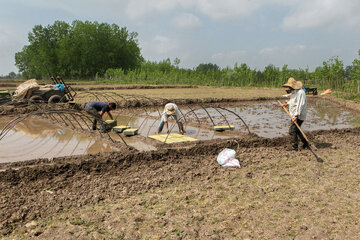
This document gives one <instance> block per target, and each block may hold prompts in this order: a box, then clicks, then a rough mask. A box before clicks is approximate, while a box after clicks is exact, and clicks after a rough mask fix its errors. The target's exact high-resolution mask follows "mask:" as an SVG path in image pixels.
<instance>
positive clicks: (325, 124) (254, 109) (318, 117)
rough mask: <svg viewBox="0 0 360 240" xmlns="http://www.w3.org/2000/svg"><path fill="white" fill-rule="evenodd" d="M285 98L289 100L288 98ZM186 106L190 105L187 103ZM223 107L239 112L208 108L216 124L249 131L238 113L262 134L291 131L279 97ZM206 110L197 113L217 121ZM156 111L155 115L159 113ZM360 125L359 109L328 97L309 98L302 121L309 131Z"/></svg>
mask: <svg viewBox="0 0 360 240" xmlns="http://www.w3.org/2000/svg"><path fill="white" fill-rule="evenodd" d="M283 102H284V103H285V101H283ZM184 108H186V106H185V107H184ZM223 108H225V109H227V110H230V111H231V112H233V113H235V114H233V113H231V112H228V111H226V110H223V109H222V108H216V109H215V108H213V107H206V108H205V109H206V111H207V112H208V113H209V114H210V115H211V118H212V119H213V122H214V123H215V125H228V124H231V125H233V126H234V127H235V129H237V130H240V131H241V132H244V133H246V132H247V128H246V127H245V125H244V123H243V122H242V121H241V120H240V119H239V117H238V116H240V117H241V118H242V119H243V120H244V122H245V123H246V124H247V125H248V127H249V129H250V131H251V132H252V133H255V134H257V135H259V136H260V137H266V138H274V137H280V136H284V135H287V134H288V127H289V126H290V122H291V120H290V118H289V116H288V114H287V113H286V112H285V111H284V110H283V109H282V108H281V106H280V105H279V103H278V102H277V101H265V102H255V101H251V102H243V103H237V104H231V105H223ZM206 111H205V110H203V109H199V110H197V111H196V115H197V117H198V118H200V119H201V120H205V121H206V122H207V123H208V124H209V125H212V124H213V123H212V121H211V120H209V117H208V113H207V112H206ZM219 112H220V113H219ZM152 114H153V115H155V114H156V113H152ZM237 115H238V116H237ZM187 116H188V117H189V118H190V119H191V121H194V122H195V121H196V118H195V117H194V115H192V114H187ZM359 126H360V114H359V113H356V112H353V111H349V110H346V109H342V108H341V107H340V106H337V105H335V104H332V103H330V102H328V101H324V100H319V99H309V101H308V108H307V119H306V121H305V122H304V124H303V125H302V128H303V129H304V130H305V131H314V130H330V129H343V128H353V127H359Z"/></svg>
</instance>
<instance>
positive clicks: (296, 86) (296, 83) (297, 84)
mask: <svg viewBox="0 0 360 240" xmlns="http://www.w3.org/2000/svg"><path fill="white" fill-rule="evenodd" d="M282 86H283V87H291V88H293V89H300V88H302V86H303V84H302V82H301V81H296V80H295V78H293V77H291V78H289V79H288V81H287V83H285V84H284V85H282Z"/></svg>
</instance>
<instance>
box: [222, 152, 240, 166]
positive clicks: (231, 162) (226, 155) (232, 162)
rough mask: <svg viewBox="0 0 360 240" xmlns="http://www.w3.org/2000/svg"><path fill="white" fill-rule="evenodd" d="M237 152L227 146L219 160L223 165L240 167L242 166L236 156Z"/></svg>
mask: <svg viewBox="0 0 360 240" xmlns="http://www.w3.org/2000/svg"><path fill="white" fill-rule="evenodd" d="M235 155H236V152H235V151H234V150H232V149H229V148H225V149H224V150H222V151H221V152H220V153H219V155H218V157H217V162H218V163H219V164H220V165H221V166H223V167H238V168H240V163H239V160H237V159H236V158H235Z"/></svg>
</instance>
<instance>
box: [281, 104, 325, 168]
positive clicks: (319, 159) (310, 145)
mask: <svg viewBox="0 0 360 240" xmlns="http://www.w3.org/2000/svg"><path fill="white" fill-rule="evenodd" d="M278 102H279V103H280V105H281V106H282V107H283V109H284V110H285V112H286V113H287V114H288V115H289V117H290V118H291V120H292V121H293V123H295V125H296V127H297V128H298V129H299V131H300V132H301V134H302V135H303V136H304V138H305V140H306V141H307V143H308V145H309V149H310V151H311V152H312V154H314V156H315V157H316V160H317V161H318V162H324V160H323V159H321V158H320V157H319V156H318V155H316V153H315V152H314V150H313V147H312V144H311V143H310V141H309V139H308V137H307V136H306V134H305V133H304V131H303V130H302V129H301V128H300V126H299V124H297V122H295V121H294V119H293V118H292V116H291V115H290V113H289V111H288V110H287V109H286V107H284V106H283V105H282V103H281V102H280V101H278ZM314 148H315V146H314ZM315 149H316V148H315Z"/></svg>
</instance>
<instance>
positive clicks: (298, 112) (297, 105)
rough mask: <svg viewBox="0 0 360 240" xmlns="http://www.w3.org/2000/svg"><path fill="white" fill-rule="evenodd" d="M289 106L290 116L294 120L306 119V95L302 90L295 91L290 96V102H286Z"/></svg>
mask: <svg viewBox="0 0 360 240" xmlns="http://www.w3.org/2000/svg"><path fill="white" fill-rule="evenodd" d="M287 104H288V105H289V112H290V115H291V116H292V117H293V118H294V117H297V118H298V119H300V120H302V121H304V120H305V119H306V107H307V100H306V93H305V91H304V89H302V88H301V89H297V90H294V92H293V93H292V94H291V95H290V100H289V101H288V102H287Z"/></svg>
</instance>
